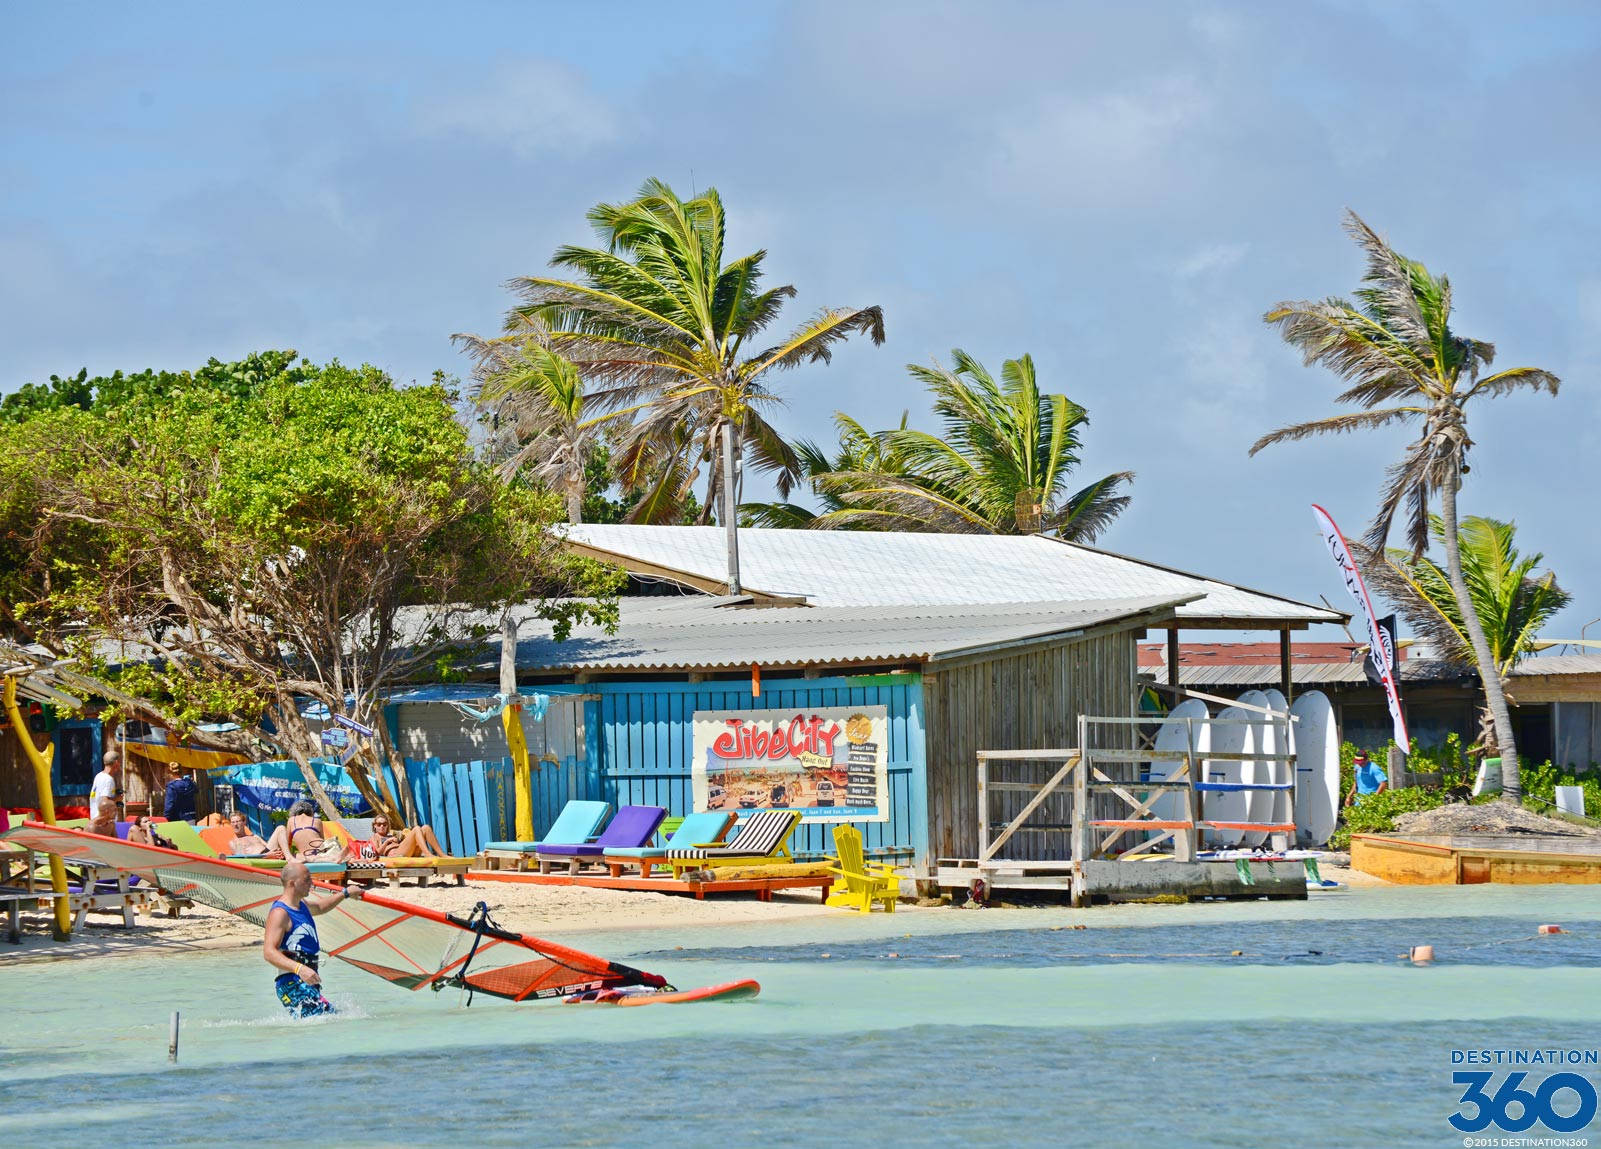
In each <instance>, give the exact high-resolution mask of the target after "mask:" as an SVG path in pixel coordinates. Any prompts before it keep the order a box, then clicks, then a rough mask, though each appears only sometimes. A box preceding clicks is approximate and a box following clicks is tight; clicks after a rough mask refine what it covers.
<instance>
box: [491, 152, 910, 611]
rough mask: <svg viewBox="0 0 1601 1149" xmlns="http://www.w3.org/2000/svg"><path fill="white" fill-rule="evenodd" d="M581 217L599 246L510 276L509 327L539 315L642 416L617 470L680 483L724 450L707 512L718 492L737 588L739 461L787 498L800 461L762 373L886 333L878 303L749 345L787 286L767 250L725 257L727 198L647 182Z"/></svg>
mask: <svg viewBox="0 0 1601 1149" xmlns="http://www.w3.org/2000/svg"><path fill="white" fill-rule="evenodd" d="M589 221H590V223H591V224H593V225H594V227H595V230H596V232H597V233H598V235H599V236H600V238H601V239H602V240H603V241H604V247H601V248H591V247H573V246H563V247H561V248H559V249H558V250H557V252H556V254H555V256H554V257H553V258H552V260H551V265H552V266H553V267H556V268H560V269H563V270H566V271H569V272H571V273H572V274H573V275H574V278H573V279H570V280H566V279H554V278H549V277H543V276H529V277H525V278H520V279H515V280H513V281H512V283H511V286H512V288H513V290H514V291H515V292H516V293H517V294H518V295H519V296H520V298H521V304H520V305H519V306H518V307H516V308H514V309H513V311H512V312H511V314H510V315H509V316H508V326H509V327H511V328H516V327H519V326H521V325H524V324H529V323H531V324H534V325H536V326H537V327H538V328H540V329H541V330H542V331H543V332H545V335H544V339H545V340H546V342H547V344H548V346H549V347H550V348H551V349H552V350H554V351H557V352H559V353H560V354H562V355H563V356H565V357H566V358H567V359H570V360H571V361H572V362H573V363H574V364H576V365H577V367H578V370H579V372H580V373H581V374H582V376H583V378H584V380H585V382H586V383H588V384H590V385H591V386H592V387H594V388H595V390H594V391H593V392H592V394H591V399H592V400H593V401H594V402H596V403H597V404H598V405H599V406H600V407H601V408H602V409H604V410H607V411H612V412H616V413H617V414H619V415H627V416H630V417H633V416H636V415H637V416H638V419H637V422H635V423H634V425H633V428H632V430H631V432H630V434H629V435H628V436H627V438H626V441H625V443H624V448H623V451H622V453H621V456H622V457H621V458H620V459H619V465H620V466H621V467H622V468H623V469H624V473H625V476H626V474H628V473H631V471H632V469H633V468H634V466H635V464H636V462H638V461H639V460H648V461H649V463H650V467H649V468H646V469H647V470H650V469H653V470H654V473H656V474H661V475H666V476H669V478H670V480H671V482H672V483H677V484H680V486H682V484H683V483H684V482H685V481H686V480H687V481H688V482H693V481H694V475H695V474H696V473H698V468H699V465H700V464H701V463H703V462H711V461H712V460H717V459H718V455H719V450H718V448H719V447H720V448H721V451H720V455H721V458H720V460H719V461H718V462H717V463H715V464H714V465H713V466H712V467H711V474H710V477H709V478H708V480H707V492H706V494H707V498H706V510H705V514H706V515H708V516H709V515H710V513H711V510H712V507H713V506H714V505H715V504H716V502H717V501H718V498H719V496H721V503H722V519H723V523H724V525H725V527H726V528H727V531H728V586H729V591H730V593H737V592H738V590H739V551H738V536H737V534H736V528H737V515H736V513H735V506H736V503H737V501H738V490H739V471H738V470H737V468H736V460H742V459H744V458H745V457H746V456H747V455H748V456H749V457H750V460H751V461H752V462H753V463H754V464H755V465H756V466H758V467H759V468H761V469H763V470H766V471H769V472H772V473H773V475H774V477H775V480H776V485H777V487H778V490H779V494H780V496H783V497H787V496H788V493H789V490H790V488H791V486H792V485H793V484H794V483H795V482H796V481H797V479H798V478H799V477H800V470H801V468H800V461H799V459H798V458H797V456H796V454H795V451H794V450H793V448H791V447H790V445H789V444H788V443H787V442H785V441H784V438H783V436H782V435H780V434H779V433H778V431H777V430H776V429H775V428H774V427H773V426H772V424H771V423H769V422H768V421H767V418H766V416H765V412H766V411H768V410H769V409H771V408H772V407H774V406H776V405H777V403H778V402H779V400H778V397H777V396H776V395H775V394H773V393H772V392H771V391H770V390H768V379H767V377H768V376H769V375H771V374H773V373H775V372H777V371H781V370H784V369H786V368H791V367H796V366H799V365H800V364H802V363H815V362H819V361H821V362H825V363H826V362H828V361H829V359H830V358H831V356H832V354H833V349H834V346H835V345H836V344H838V343H840V342H841V341H843V340H845V339H848V338H849V337H850V336H852V335H854V334H858V333H865V334H866V335H868V336H869V338H871V339H872V340H873V342H874V343H882V342H883V341H884V316H883V311H882V309H881V308H878V307H862V308H843V309H841V308H825V309H824V310H822V311H820V312H818V314H817V315H815V316H814V317H813V318H811V319H810V320H808V321H806V322H805V323H803V324H801V325H800V326H799V327H798V328H796V329H795V330H794V331H792V332H790V334H789V335H787V336H785V337H783V338H782V339H781V340H780V341H779V342H777V343H776V344H773V345H771V346H768V347H763V348H761V349H759V350H752V348H751V346H750V345H751V342H752V341H753V340H754V339H756V338H757V337H758V336H759V335H760V334H761V332H762V331H763V330H764V329H765V328H767V327H768V326H769V325H770V324H771V323H773V321H774V320H776V319H777V318H778V315H779V312H780V311H781V310H782V309H783V305H784V302H785V301H786V300H788V299H791V298H793V297H794V296H795V294H796V293H795V288H793V287H791V286H782V287H773V288H768V289H766V290H762V289H761V287H760V284H761V277H762V266H761V265H762V260H763V259H764V258H765V257H766V254H767V253H766V252H765V251H756V252H753V253H751V254H750V255H745V256H741V257H740V258H738V259H735V260H733V261H732V262H729V263H727V264H726V265H725V264H724V262H723V243H724V222H723V201H722V199H721V197H720V196H718V194H717V191H716V190H715V189H713V188H708V189H707V190H706V191H704V192H702V193H701V194H699V195H697V196H695V197H694V198H693V199H689V200H681V199H679V198H678V196H677V195H676V194H674V192H673V190H672V188H670V187H668V186H667V185H666V184H665V183H662V182H661V181H660V180H649V181H647V182H646V183H645V185H644V187H643V188H641V189H640V192H639V195H638V197H637V198H636V199H634V200H631V201H630V202H628V203H624V204H600V205H598V206H596V207H595V208H594V209H592V210H591V211H590V212H589ZM647 501H650V500H648V499H647Z"/></svg>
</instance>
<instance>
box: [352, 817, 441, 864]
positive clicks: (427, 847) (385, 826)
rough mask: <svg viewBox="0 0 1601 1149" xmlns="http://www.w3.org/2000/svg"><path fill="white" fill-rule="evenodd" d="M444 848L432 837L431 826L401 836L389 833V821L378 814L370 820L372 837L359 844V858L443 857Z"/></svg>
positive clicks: (415, 829) (421, 827) (409, 831)
mask: <svg viewBox="0 0 1601 1149" xmlns="http://www.w3.org/2000/svg"><path fill="white" fill-rule="evenodd" d="M444 855H445V848H444V847H443V846H441V845H440V844H439V839H438V838H436V837H434V828H433V827H432V826H413V827H412V828H411V829H409V830H407V831H405V832H404V833H402V834H395V833H391V832H390V829H389V819H388V818H386V817H384V816H383V815H382V814H379V815H378V816H377V817H375V818H374V819H373V820H372V837H371V838H369V839H368V840H367V841H365V842H363V843H362V844H361V856H362V857H363V858H370V859H373V860H380V859H383V858H424V857H433V858H440V857H444Z"/></svg>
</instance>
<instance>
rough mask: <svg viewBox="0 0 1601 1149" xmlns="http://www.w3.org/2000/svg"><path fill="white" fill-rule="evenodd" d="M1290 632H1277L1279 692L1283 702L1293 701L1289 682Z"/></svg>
mask: <svg viewBox="0 0 1601 1149" xmlns="http://www.w3.org/2000/svg"><path fill="white" fill-rule="evenodd" d="M1290 677H1291V676H1290V632H1289V631H1288V630H1281V631H1279V690H1280V691H1282V692H1283V694H1284V701H1286V702H1290V701H1293V699H1294V689H1293V685H1292V683H1291V681H1290Z"/></svg>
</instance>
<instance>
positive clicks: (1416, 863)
mask: <svg viewBox="0 0 1601 1149" xmlns="http://www.w3.org/2000/svg"><path fill="white" fill-rule="evenodd" d="M1351 868H1352V869H1354V870H1361V871H1362V872H1363V873H1364V874H1372V875H1373V876H1374V877H1376V878H1383V879H1384V880H1385V881H1387V882H1395V883H1398V884H1400V885H1405V886H1471V885H1478V884H1480V883H1484V882H1495V883H1501V884H1505V885H1547V884H1566V885H1594V884H1601V839H1596V838H1536V839H1532V840H1531V839H1530V838H1529V837H1527V836H1524V835H1517V836H1510V835H1508V836H1504V837H1502V836H1495V837H1492V836H1487V835H1486V836H1480V835H1474V836H1459V837H1449V836H1443V835H1439V836H1431V835H1402V834H1356V835H1353V836H1352V838H1351Z"/></svg>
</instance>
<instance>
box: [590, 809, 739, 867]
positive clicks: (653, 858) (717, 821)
mask: <svg viewBox="0 0 1601 1149" xmlns="http://www.w3.org/2000/svg"><path fill="white" fill-rule="evenodd" d="M734 817H735V815H734V813H733V812H732V811H731V810H707V811H705V812H704V813H701V814H690V815H689V816H688V817H686V818H682V819H680V820H679V824H678V827H677V828H676V829H675V830H673V832H672V833H671V834H670V835H669V836H668V838H667V841H666V842H665V843H663V844H662V845H660V846H641V847H639V848H637V849H629V848H627V847H622V846H613V847H610V848H608V849H607V850H606V851H605V861H606V868H607V869H608V870H610V871H611V876H612V877H614V878H620V877H622V876H623V867H624V866H626V865H628V864H629V863H630V862H632V863H634V864H635V865H637V866H638V867H639V876H640V877H642V878H648V877H650V875H651V871H652V870H654V869H655V868H656V867H657V866H658V865H666V864H667V851H669V850H683V849H690V848H693V847H695V846H697V845H700V844H701V843H703V842H721V841H722V840H723V835H725V834H727V833H728V827H729V826H731V825H733V824H734ZM669 820H671V819H669Z"/></svg>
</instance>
